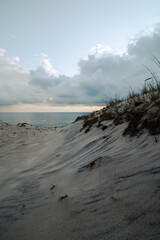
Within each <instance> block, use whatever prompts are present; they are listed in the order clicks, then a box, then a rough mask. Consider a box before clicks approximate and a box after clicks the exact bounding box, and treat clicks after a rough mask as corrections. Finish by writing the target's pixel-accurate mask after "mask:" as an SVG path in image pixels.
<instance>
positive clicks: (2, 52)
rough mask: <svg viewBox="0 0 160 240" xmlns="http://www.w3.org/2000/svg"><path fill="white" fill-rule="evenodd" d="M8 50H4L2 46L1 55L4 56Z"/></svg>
mask: <svg viewBox="0 0 160 240" xmlns="http://www.w3.org/2000/svg"><path fill="white" fill-rule="evenodd" d="M5 52H6V50H4V49H3V48H0V57H2V56H4V54H5Z"/></svg>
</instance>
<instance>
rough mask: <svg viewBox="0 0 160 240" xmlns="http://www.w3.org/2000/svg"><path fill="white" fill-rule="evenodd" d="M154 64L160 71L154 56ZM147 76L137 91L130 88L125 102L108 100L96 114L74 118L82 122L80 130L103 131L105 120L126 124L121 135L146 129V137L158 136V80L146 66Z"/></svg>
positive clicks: (159, 112)
mask: <svg viewBox="0 0 160 240" xmlns="http://www.w3.org/2000/svg"><path fill="white" fill-rule="evenodd" d="M154 61H155V63H156V64H157V66H158V67H159V68H160V61H159V60H158V59H157V58H156V57H154ZM146 69H147V70H148V71H149V73H150V75H151V76H150V77H149V78H147V79H145V81H144V86H143V87H142V89H141V90H140V91H138V92H136V91H134V90H133V89H130V91H129V94H128V96H127V97H126V98H125V99H122V98H120V97H117V96H116V97H115V98H108V99H107V100H106V102H107V104H106V107H104V108H103V109H102V110H100V111H99V112H93V113H91V114H90V115H87V116H82V117H79V118H78V119H77V121H78V120H83V126H82V128H81V131H82V130H84V131H85V133H87V132H88V131H90V129H91V128H92V126H93V125H95V126H96V127H98V128H101V129H102V130H106V129H107V127H108V125H107V123H106V121H108V120H110V121H112V124H114V125H119V124H122V123H125V122H126V123H127V126H126V128H125V129H124V131H123V135H124V136H126V135H129V136H135V135H140V134H142V133H143V132H144V130H147V131H148V133H149V134H151V135H155V134H160V111H159V110H160V77H159V76H158V75H157V74H155V72H153V71H152V70H150V69H149V68H147V67H146Z"/></svg>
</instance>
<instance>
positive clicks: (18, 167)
mask: <svg viewBox="0 0 160 240" xmlns="http://www.w3.org/2000/svg"><path fill="white" fill-rule="evenodd" d="M105 125H106V126H107V128H103V130H102V129H101V128H97V127H96V126H92V127H91V128H90V129H89V131H87V132H86V133H85V132H84V131H85V129H84V130H82V126H83V121H82V120H79V121H76V122H75V123H73V124H70V125H68V126H66V127H61V128H45V127H34V126H31V125H29V124H23V125H21V124H20V125H18V126H11V125H7V124H5V123H2V122H1V123H0V146H1V147H0V172H1V174H0V192H1V195H0V239H5V240H7V239H13V240H15V239H16V240H17V239H23V240H25V239H26V240H28V239H31V240H32V239H34V240H35V239H40V240H42V239H47V240H49V239H54V240H59V239H61V240H63V239H64V240H66V239H68V240H70V239H74V240H80V239H92V240H97V239H123V240H127V239H130V240H131V239H134V240H135V239H141V240H143V239H147V240H148V239H154V240H156V239H157V240H158V239H159V236H160V229H159V226H160V136H159V135H155V136H150V135H149V134H148V132H146V131H144V133H143V134H141V135H140V136H139V137H137V136H135V137H129V136H128V135H126V136H123V132H124V129H126V126H127V124H126V123H125V122H122V123H120V124H119V125H116V126H115V124H113V121H112V120H107V121H106V122H105Z"/></svg>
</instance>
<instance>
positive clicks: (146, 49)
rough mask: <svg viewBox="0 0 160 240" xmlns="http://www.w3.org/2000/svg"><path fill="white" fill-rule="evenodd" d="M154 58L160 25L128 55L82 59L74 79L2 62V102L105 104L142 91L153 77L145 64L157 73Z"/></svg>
mask: <svg viewBox="0 0 160 240" xmlns="http://www.w3.org/2000/svg"><path fill="white" fill-rule="evenodd" d="M153 55H155V56H156V57H157V58H160V24H157V25H156V26H155V28H154V31H153V32H152V34H149V35H144V36H139V37H138V38H137V39H135V40H134V41H132V42H131V43H130V44H129V45H128V47H127V53H126V54H123V55H121V56H119V55H114V54H107V55H103V56H95V55H89V56H88V59H86V60H83V59H82V60H80V62H79V63H78V68H79V74H77V75H75V76H73V77H67V76H64V75H59V76H54V75H51V74H49V73H47V72H46V70H45V68H43V67H39V68H38V69H37V70H35V71H34V70H31V71H28V72H27V71H26V72H23V71H22V70H23V69H21V68H20V67H19V68H18V69H17V64H18V63H15V65H14V64H10V61H9V60H8V62H5V63H4V61H1V62H0V86H1V95H0V103H1V105H5V104H6V105H7V104H8V105H10V104H13V103H14V104H15V103H20V102H21V103H51V104H52V103H53V104H88V105H90V104H91V105H92V104H93V105H94V104H96V105H97V104H100V105H101V104H103V103H104V98H106V97H114V96H115V95H119V96H121V97H124V96H126V95H127V94H128V91H129V89H130V87H132V88H133V89H140V88H141V87H142V85H143V83H144V80H145V79H146V78H147V77H149V76H150V74H149V72H147V70H146V69H145V67H144V66H143V65H146V66H149V67H150V68H153V69H154V70H155V71H156V68H155V67H156V66H155V65H154V64H153V61H152V56H153ZM2 64H3V66H2ZM9 64H10V69H9ZM14 67H16V68H15V69H14ZM7 68H8V69H9V71H7ZM11 73H12V74H11ZM9 74H11V76H12V77H11V76H8V75H9ZM17 76H18V77H17ZM23 77H24V78H25V79H26V80H25V81H23Z"/></svg>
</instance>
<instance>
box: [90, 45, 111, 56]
mask: <svg viewBox="0 0 160 240" xmlns="http://www.w3.org/2000/svg"><path fill="white" fill-rule="evenodd" d="M110 52H111V48H110V47H109V46H108V45H101V44H97V45H96V46H93V47H92V48H91V49H90V53H91V54H99V55H103V54H106V53H110Z"/></svg>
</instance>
